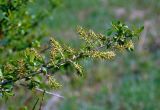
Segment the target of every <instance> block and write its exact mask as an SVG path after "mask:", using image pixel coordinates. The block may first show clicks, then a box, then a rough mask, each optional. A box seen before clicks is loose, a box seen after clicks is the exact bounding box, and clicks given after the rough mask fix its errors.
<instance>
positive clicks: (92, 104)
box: [0, 0, 160, 110]
mask: <svg viewBox="0 0 160 110" xmlns="http://www.w3.org/2000/svg"><path fill="white" fill-rule="evenodd" d="M39 1H40V2H43V1H42V0H39ZM43 3H44V2H43ZM40 4H41V3H40ZM39 6H41V5H37V6H36V7H34V8H39ZM44 7H45V6H44ZM40 8H41V7H40ZM42 9H44V8H42ZM45 9H46V8H45ZM119 10H121V11H120V12H121V13H122V14H121V15H119V14H117V12H119ZM139 10H140V11H139ZM159 10H160V2H159V1H158V0H134V1H133V0H127V1H126V0H121V1H119V0H108V1H107V0H106V1H105V0H64V1H63V4H62V6H61V7H59V8H57V9H55V10H54V12H53V13H52V14H53V16H50V18H49V20H48V19H45V20H44V21H43V24H45V25H47V27H49V28H47V29H46V30H45V31H47V32H50V33H52V34H54V35H56V36H57V38H58V39H60V40H62V41H63V40H65V41H66V42H68V43H71V44H72V45H73V46H75V47H76V46H77V45H79V41H77V40H76V38H75V37H74V35H75V33H74V32H73V30H72V29H73V27H76V26H77V24H80V25H83V26H84V27H88V28H93V29H94V30H96V31H100V32H102V33H104V34H107V33H106V32H107V31H106V30H103V29H104V28H108V23H109V22H111V21H112V20H113V19H116V18H119V19H121V20H122V21H123V20H124V21H127V22H130V23H135V24H137V25H140V24H144V23H150V24H149V28H148V29H145V30H146V31H147V32H144V33H146V34H144V35H145V39H147V40H148V41H145V43H146V44H145V45H143V47H144V48H143V49H142V50H140V51H138V49H139V48H140V47H139V46H141V44H140V43H137V46H136V50H135V51H134V52H133V53H131V54H126V53H124V54H123V55H122V56H120V57H118V58H117V59H116V60H114V61H112V62H110V63H108V62H103V61H102V62H98V61H86V62H85V64H83V65H84V67H85V68H86V70H87V71H86V72H87V76H86V79H82V78H75V77H70V78H67V81H64V82H63V81H61V82H62V83H64V84H63V85H64V88H63V89H62V90H61V91H62V94H63V95H64V96H65V97H67V98H66V99H65V100H60V101H57V102H58V105H57V104H53V106H57V109H60V110H68V109H70V110H135V109H139V110H159V109H160V106H159V105H160V88H159V87H160V86H159V84H160V75H159V73H160V68H159V62H160V60H159V57H160V50H159V48H160V46H159V43H158V40H159V35H160V33H159V29H160V28H159V27H160V26H159V23H158V22H159V17H158V15H159ZM120 12H119V13H120ZM134 12H137V13H141V12H142V13H141V15H143V14H144V13H145V14H144V16H142V17H139V16H138V15H135V14H134ZM55 15H56V16H55ZM131 15H134V16H136V17H135V18H134V19H132V16H131ZM0 19H1V18H0ZM145 28H146V27H145ZM39 32H40V31H39ZM141 40H143V39H141V38H140V41H141ZM3 58H5V57H3ZM0 60H1V59H0ZM68 74H70V73H68ZM57 77H58V78H59V79H66V78H64V77H60V76H59V75H57ZM26 91H27V90H26ZM26 91H23V90H21V92H19V95H16V100H17V101H14V102H13V101H12V99H11V100H8V102H7V105H8V107H9V106H10V108H12V109H11V110H14V109H15V108H16V107H15V106H14V105H17V103H18V104H19V105H20V106H23V105H24V103H25V101H26V100H27V99H28V97H30V96H31V97H32V98H31V100H30V101H31V102H33V103H34V102H35V101H36V96H32V95H30V93H26V96H24V92H26ZM49 98H50V96H49V97H48V99H49ZM19 100H21V101H19ZM45 103H46V104H47V103H48V102H47V101H45ZM32 105H33V104H30V105H27V106H28V107H32ZM1 106H3V104H1ZM53 106H52V107H53ZM18 108H19V107H17V109H18Z"/></svg>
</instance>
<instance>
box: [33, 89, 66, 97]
mask: <svg viewBox="0 0 160 110" xmlns="http://www.w3.org/2000/svg"><path fill="white" fill-rule="evenodd" d="M35 89H36V90H38V91H40V92H44V90H43V89H40V88H35ZM45 93H46V94H49V95H52V96H56V97H58V98H62V99H64V97H63V96H61V95H59V94H57V93H53V92H49V91H46V90H45Z"/></svg>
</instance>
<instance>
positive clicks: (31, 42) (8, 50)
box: [0, 2, 144, 102]
mask: <svg viewBox="0 0 160 110" xmlns="http://www.w3.org/2000/svg"><path fill="white" fill-rule="evenodd" d="M113 3H114V2H113ZM33 4H36V3H30V4H29V5H30V7H32V6H31V5H33ZM26 6H28V4H27V5H26ZM47 6H48V5H47ZM54 6H55V5H54ZM54 8H55V7H54ZM72 8H74V7H72ZM23 9H24V8H23ZM26 9H27V10H28V7H27V8H26ZM21 11H22V10H21ZM32 12H33V10H32ZM40 12H41V11H40ZM15 13H16V11H15ZM34 14H35V13H34ZM36 14H37V12H36ZM60 14H61V13H60ZM14 15H15V14H14ZM45 16H46V15H45ZM54 16H55V15H54ZM93 16H94V13H93ZM15 18H16V19H17V18H19V17H15ZM38 18H39V17H38ZM20 19H21V18H20ZM44 19H45V18H44ZM17 21H19V20H17ZM29 21H30V20H29ZM31 21H34V20H31ZM40 21H41V20H40ZM42 21H43V20H42ZM27 22H28V21H27ZM38 23H40V22H39V20H38ZM42 23H43V24H44V22H42ZM84 23H85V22H84ZM29 24H31V23H29ZM113 24H116V25H119V24H118V22H115V23H114V22H113ZM120 24H123V23H120ZM70 25H72V24H70ZM75 25H77V24H75ZM86 25H87V24H86ZM92 26H93V25H92ZM92 26H89V27H90V28H92ZM7 27H8V26H7ZM32 27H33V28H34V26H31V28H30V27H29V31H27V33H29V34H24V35H20V34H17V35H18V36H27V37H26V38H27V39H28V40H27V42H26V41H24V42H23V43H24V44H25V43H27V44H26V45H21V44H23V43H20V42H19V41H21V40H19V39H18V40H17V39H16V38H15V39H14V40H12V38H9V35H5V34H6V33H7V34H8V32H6V33H5V31H4V30H3V31H2V32H1V33H3V34H1V35H2V37H3V36H8V38H7V37H3V42H1V45H2V46H1V52H2V53H3V54H1V55H2V59H0V60H1V62H2V63H1V64H4V65H3V66H2V65H1V71H2V73H3V76H5V75H6V76H7V74H6V72H4V67H5V66H6V64H5V63H6V62H7V63H9V64H11V65H13V66H15V65H17V64H16V63H18V60H19V59H23V60H24V59H25V58H26V56H23V55H24V54H23V53H30V52H33V51H34V50H35V51H36V52H37V53H38V54H40V55H41V56H44V55H45V56H46V57H45V58H44V60H45V61H44V62H45V63H46V62H48V61H49V60H50V58H51V50H50V49H51V48H49V49H48V45H47V46H46V44H47V42H49V41H48V40H47V41H45V40H46V39H48V38H46V36H50V35H51V34H50V33H48V30H47V29H46V28H45V26H44V25H43V26H42V24H39V25H38V26H35V30H34V29H32ZM37 27H39V28H37ZM97 27H99V26H98V25H97ZM40 28H44V29H40ZM93 28H96V26H95V27H93ZM113 28H114V27H113ZM2 29H5V27H4V28H2ZM14 29H15V28H14ZM99 29H100V28H99ZM99 29H97V30H96V31H100V30H99ZM101 29H102V28H101ZM17 30H22V29H17ZM24 30H25V31H26V30H27V29H25V28H24ZM51 30H52V29H51ZM79 30H83V31H85V32H86V33H90V32H89V31H88V30H87V29H83V28H79ZM104 30H106V29H104ZM42 31H44V32H42ZM101 31H103V30H101ZM108 31H109V30H108ZM108 31H107V32H106V35H105V36H107V37H106V38H108V36H109V35H110V32H108ZM14 32H17V31H14ZM18 33H20V32H18ZM78 33H79V31H78ZM94 33H95V32H94ZM95 34H96V33H95ZM107 34H108V35H107ZM115 34H116V31H115V30H114V32H113V33H111V35H110V37H109V38H113V37H114V35H115ZM11 35H12V34H10V36H11ZM13 35H14V34H13ZM17 35H14V36H17ZM54 35H55V34H54ZM44 36H45V38H44ZM29 37H30V38H29ZM83 37H84V36H82V38H83ZM6 38H7V40H6ZM19 38H20V39H21V37H19ZM16 40H17V41H18V43H20V44H19V45H18V43H15V44H12V43H14V42H15V41H16ZM23 40H25V39H23ZM12 41H14V42H12ZM39 41H40V42H39ZM42 41H43V42H42ZM44 41H45V42H44ZM52 41H55V39H52ZM96 41H97V40H96ZM127 41H128V40H127ZM8 44H9V45H8ZM59 44H60V45H61V47H67V49H68V46H66V45H65V46H64V45H62V44H63V43H59ZM87 44H89V43H88V41H87ZM97 44H98V43H97ZM98 45H99V44H98ZM21 46H22V47H21ZM90 46H92V45H89V46H87V45H86V44H85V43H84V44H83V42H82V46H81V47H80V51H79V50H78V48H76V49H75V51H78V53H79V52H81V50H83V49H85V50H87V49H89V50H90V48H88V47H90ZM49 47H52V43H51V42H50V44H49ZM71 47H72V46H71ZM71 47H70V48H71ZM93 47H97V46H93ZM26 48H27V49H26ZM46 48H47V51H45V52H42V53H41V51H43V50H45V49H46ZM106 48H107V47H104V48H100V49H102V50H100V51H101V52H102V51H103V52H104V51H106ZM71 49H72V48H71ZM91 49H93V48H91ZM112 49H113V48H112ZM112 49H108V51H113V50H114V51H115V48H114V49H113V50H112ZM130 49H131V50H132V48H129V49H127V50H130ZM62 50H63V51H64V50H65V49H64V48H63V49H62ZM87 51H88V50H87ZM36 52H35V53H36ZM116 52H117V53H116V54H118V55H119V53H118V51H117V50H116ZM33 53H34V52H33ZM76 53H77V52H76ZM132 54H133V53H132ZM64 55H65V57H66V58H68V56H70V53H68V52H67V53H66V51H65V52H64ZM71 55H72V54H71ZM15 56H16V57H15ZM17 56H18V57H17ZM59 57H60V59H61V54H60V53H58V56H57V58H58V59H59ZM15 58H16V59H15ZM134 58H135V57H133V59H134ZM35 59H36V58H35ZM133 59H132V60H133ZM4 60H5V61H4ZM62 60H63V58H62ZM27 61H28V60H27ZM13 62H14V63H13ZM44 62H43V61H42V62H37V61H36V64H37V63H41V64H44ZM78 62H79V61H78ZM78 62H76V64H77V63H78ZM25 63H26V62H25ZM29 63H30V62H29ZM126 63H127V61H126ZM140 63H141V62H140ZM71 64H72V63H71ZM29 65H30V66H34V64H29ZM37 65H38V64H37ZM142 65H143V64H142ZM72 66H74V65H71V66H69V67H70V68H69V69H71V70H69V71H73V67H72ZM67 68H68V67H67ZM15 69H16V70H14V71H17V68H15ZM63 69H64V67H62V68H61V69H60V70H61V71H64V70H65V69H64V70H63ZM43 71H46V69H45V68H43ZM54 71H55V70H54V69H53V70H52V69H51V70H49V73H50V72H51V73H54ZM67 71H68V70H67ZM126 71H129V70H127V69H126ZM73 72H74V71H73ZM77 72H78V71H77ZM29 73H30V72H29ZM64 73H65V72H64ZM78 73H79V72H78ZM27 74H28V73H27ZM113 74H114V73H113ZM42 75H43V73H42ZM6 76H5V77H6ZM18 77H19V76H18ZM40 77H42V76H41V75H40ZM14 78H17V76H16V77H14ZM35 79H36V78H35ZM35 79H33V80H35ZM39 79H40V82H42V80H43V81H44V79H41V78H39V77H38V80H37V79H36V81H39ZM2 80H10V79H4V77H3V79H2ZM11 80H12V78H11ZM30 81H31V80H26V81H22V83H25V84H27V85H25V86H26V87H29V85H32V84H30ZM18 82H19V81H18ZM33 82H34V81H33ZM128 82H130V81H128ZM45 83H46V80H45ZM16 84H17V83H16ZM142 84H143V83H142ZM45 86H46V85H45ZM62 86H63V85H62ZM10 87H11V90H12V84H11V86H10ZM35 87H41V88H43V89H44V88H46V87H44V85H41V84H40V85H39V83H37V82H36V84H35ZM124 87H126V88H129V85H124ZM143 87H144V86H143ZM31 88H32V87H31ZM33 88H34V86H33ZM44 90H45V89H44ZM121 90H122V89H121ZM128 90H129V89H128ZM140 90H141V89H140ZM126 91H127V89H126ZM121 92H122V93H124V91H121ZM102 94H103V91H102ZM97 95H98V94H97ZM123 95H124V94H123ZM97 97H98V96H97ZM137 97H138V96H137ZM73 100H74V99H73ZM129 100H130V99H129ZM137 100H138V99H137ZM130 101H131V102H132V100H130Z"/></svg>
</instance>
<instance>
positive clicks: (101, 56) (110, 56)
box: [87, 51, 116, 60]
mask: <svg viewBox="0 0 160 110" xmlns="http://www.w3.org/2000/svg"><path fill="white" fill-rule="evenodd" d="M87 54H88V55H89V57H92V58H97V59H103V60H110V59H113V58H114V57H115V55H116V54H115V53H114V52H113V51H108V52H100V51H88V52H87Z"/></svg>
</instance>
